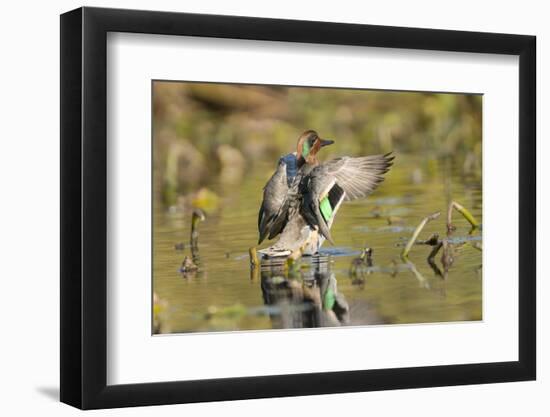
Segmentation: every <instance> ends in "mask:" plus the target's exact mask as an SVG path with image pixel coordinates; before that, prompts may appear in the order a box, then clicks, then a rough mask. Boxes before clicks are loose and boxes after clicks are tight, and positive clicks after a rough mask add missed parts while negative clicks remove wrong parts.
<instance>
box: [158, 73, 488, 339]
mask: <svg viewBox="0 0 550 417" xmlns="http://www.w3.org/2000/svg"><path fill="white" fill-rule="evenodd" d="M306 129H315V130H316V131H317V132H318V133H319V134H320V135H321V136H322V137H325V138H330V139H334V140H335V144H334V145H331V146H329V147H326V148H323V150H322V151H321V152H320V154H319V159H320V160H321V162H322V161H325V160H328V159H330V158H333V157H337V156H344V155H347V156H362V155H369V154H378V153H386V152H389V151H393V152H394V154H395V156H396V159H395V164H394V166H393V167H392V168H391V170H390V171H389V173H388V174H387V175H386V179H385V181H384V182H383V183H382V184H381V185H380V186H379V188H378V189H377V190H376V191H375V192H374V193H373V194H372V195H371V196H370V197H369V198H367V199H364V200H358V201H353V202H346V203H345V204H343V205H342V207H341V209H340V211H339V212H338V215H337V217H336V220H335V222H334V226H333V228H332V232H331V233H332V235H333V237H334V239H335V243H336V246H330V245H328V244H325V245H324V246H323V248H322V249H323V251H324V252H325V253H328V254H329V255H330V261H329V263H328V266H329V269H330V274H333V275H330V274H329V276H331V282H337V288H338V293H339V294H340V295H341V296H343V297H345V299H346V300H347V303H348V304H349V308H350V317H351V318H350V321H349V323H347V324H352V325H366V324H398V323H424V322H442V321H457V320H458V321H463V320H480V319H481V318H482V274H481V268H482V266H481V263H482V253H481V251H480V250H479V249H476V248H474V247H473V245H470V244H465V245H457V250H456V252H455V253H454V255H453V256H454V258H455V261H454V264H453V265H452V267H451V269H450V270H449V271H448V273H445V274H444V277H443V276H442V275H441V274H439V273H438V271H437V269H434V268H433V267H432V266H430V265H429V264H428V263H427V262H426V258H427V256H428V254H429V252H430V250H431V248H430V247H426V246H415V247H413V249H412V251H411V254H410V263H412V265H413V267H411V265H409V264H403V262H402V260H400V258H399V254H400V251H401V249H402V245H403V243H404V242H405V241H406V239H408V238H409V237H410V235H411V233H412V231H413V230H414V228H415V227H416V225H418V223H419V222H420V220H421V219H422V218H423V217H425V216H427V215H429V214H431V213H433V212H435V211H441V212H442V213H443V215H442V216H440V218H439V219H437V220H435V221H433V222H430V223H429V224H428V225H427V226H426V228H425V230H424V231H423V232H422V234H421V235H420V239H426V238H427V237H428V236H429V235H430V234H432V233H439V234H440V236H444V235H445V232H446V223H445V217H446V216H445V213H446V210H447V207H448V205H449V203H450V201H451V200H456V201H459V202H460V203H461V204H463V205H464V206H465V207H467V208H468V209H469V210H470V211H471V212H472V213H473V215H474V216H475V217H476V218H477V220H478V221H480V222H481V221H482V207H483V206H482V178H481V172H482V169H481V168H482V166H481V164H482V155H481V152H482V96H480V95H467V94H441V93H416V92H392V91H373V90H344V89H331V88H302V87H300V88H297V87H280V86H259V85H231V84H208V83H189V82H164V81H155V82H154V83H153V158H154V170H153V181H154V183H153V190H154V229H153V287H154V292H155V300H156V302H155V310H154V311H155V323H156V324H155V332H158V333H174V332H194V331H223V330H253V329H270V328H277V327H280V326H281V323H282V322H285V321H284V320H283V321H281V320H275V319H273V306H269V309H268V306H267V305H264V304H265V302H266V301H265V294H263V292H264V290H265V286H264V285H263V284H264V283H265V282H267V281H264V278H265V277H264V276H263V273H262V284H260V283H259V282H255V281H251V275H250V266H249V259H248V248H250V247H253V246H255V245H256V243H257V238H258V234H257V215H258V209H259V207H260V204H261V200H262V187H263V186H264V185H265V183H266V181H267V180H268V179H269V177H270V176H271V175H272V173H273V170H274V169H275V167H276V165H277V161H278V158H279V157H280V156H281V155H283V154H286V153H288V152H292V151H294V150H295V147H296V141H297V138H298V136H299V135H300V134H301V133H302V132H303V131H304V130H306ZM194 208H201V209H203V210H204V211H205V212H206V219H205V221H204V222H201V223H200V224H199V231H200V238H199V247H198V248H199V254H200V259H197V263H198V264H199V265H198V266H199V269H198V270H197V271H194V272H192V273H183V274H182V273H181V272H180V270H179V268H180V265H181V264H182V261H183V260H184V259H185V257H189V258H191V256H192V253H191V251H190V248H189V236H190V226H191V212H192V210H193V209H194ZM453 223H454V224H455V225H456V226H457V231H456V236H455V237H456V238H457V239H458V240H460V239H462V238H464V239H466V240H467V241H469V239H478V240H480V239H481V235H477V236H474V237H472V236H469V235H468V232H469V224H468V223H467V222H466V221H465V220H464V219H463V218H461V217H460V216H458V217H456V219H455V220H453ZM478 240H476V241H475V243H476V244H477V243H480V242H479V241H478ZM472 243H473V242H472ZM269 244H270V242H264V244H262V247H263V246H267V245H269ZM365 246H369V247H371V248H372V249H373V250H374V255H373V257H374V266H375V268H378V269H376V271H374V272H372V273H369V275H368V277H367V278H365V279H360V280H358V279H357V278H356V277H355V278H354V277H351V276H350V274H349V270H350V264H351V263H352V262H354V259H355V258H357V256H358V254H359V253H360V251H361V249H362V248H364V247H365ZM195 255H196V254H195ZM194 258H196V256H194ZM436 262H437V264H438V265H439V266H438V268H440V269H443V267H442V262H441V261H440V260H439V257H438V259H437V260H436ZM276 274H278V272H276ZM273 278H274V279H276V281H277V280H279V279H280V277H278V276H275V277H273ZM266 279H267V278H266ZM277 282H278V281H277ZM304 282H305V281H304ZM277 285H279V284H277ZM293 285H301V284H299V283H298V284H297V283H296V282H294V284H293ZM157 319H158V320H157ZM159 323H161V324H159ZM285 323H286V322H285ZM293 323H294V324H293V325H292V326H295V327H299V326H300V325H299V324H296V323H297V322H293ZM302 325H303V322H302ZM285 326H288V323H287V324H285Z"/></svg>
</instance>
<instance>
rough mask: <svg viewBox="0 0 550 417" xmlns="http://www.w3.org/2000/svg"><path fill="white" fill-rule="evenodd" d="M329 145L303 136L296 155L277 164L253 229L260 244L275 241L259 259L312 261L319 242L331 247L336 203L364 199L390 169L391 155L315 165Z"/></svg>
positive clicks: (308, 134) (311, 134)
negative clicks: (306, 257)
mask: <svg viewBox="0 0 550 417" xmlns="http://www.w3.org/2000/svg"><path fill="white" fill-rule="evenodd" d="M331 143H333V141H331V140H324V139H321V138H320V137H319V135H318V134H317V133H316V132H315V131H313V130H308V131H306V132H304V133H303V134H302V135H301V136H300V138H299V139H298V145H297V151H296V153H292V154H288V155H286V156H284V157H282V158H281V159H280V160H279V164H278V166H277V170H276V171H275V173H274V174H273V176H272V177H271V179H270V180H269V181H268V182H267V184H266V186H265V187H264V196H263V201H262V205H261V208H260V213H259V216H258V229H259V233H260V239H259V242H260V243H261V242H262V241H263V240H264V239H265V238H266V237H269V239H273V238H274V237H276V236H278V235H280V236H279V239H278V241H277V242H276V243H275V244H274V245H272V246H270V247H269V248H266V249H261V250H259V252H260V253H262V254H264V255H266V256H269V257H273V256H288V255H290V254H291V253H292V252H294V251H296V250H297V249H300V251H301V252H302V253H303V254H305V255H313V254H315V253H317V252H318V250H319V248H320V247H321V245H322V244H323V243H324V240H325V239H327V240H328V241H329V242H331V243H334V241H333V239H332V236H331V234H330V228H331V226H332V222H333V221H334V217H335V215H336V212H337V211H338V209H339V208H340V205H341V204H342V202H343V201H348V200H355V199H359V198H364V197H367V196H368V195H369V194H370V193H372V192H373V191H374V190H375V189H376V187H377V186H378V184H380V183H381V182H382V181H383V179H384V177H383V175H384V174H385V173H386V172H388V170H389V168H390V166H391V165H392V161H393V156H391V153H388V154H385V155H374V156H364V157H357V158H352V157H348V156H345V157H341V158H336V159H332V160H330V161H327V162H325V163H322V164H321V163H319V160H318V159H317V153H318V152H319V150H320V149H321V148H322V147H323V146H326V145H329V144H331Z"/></svg>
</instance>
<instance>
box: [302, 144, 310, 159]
mask: <svg viewBox="0 0 550 417" xmlns="http://www.w3.org/2000/svg"><path fill="white" fill-rule="evenodd" d="M309 150H310V147H309V143H308V142H307V140H306V141H305V142H304V144H303V145H302V156H303V157H304V158H307V156H308V155H309Z"/></svg>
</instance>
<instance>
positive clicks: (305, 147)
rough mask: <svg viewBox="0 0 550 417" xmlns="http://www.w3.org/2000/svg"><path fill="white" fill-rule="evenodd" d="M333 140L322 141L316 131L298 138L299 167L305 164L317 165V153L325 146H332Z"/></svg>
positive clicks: (297, 154) (307, 131)
mask: <svg viewBox="0 0 550 417" xmlns="http://www.w3.org/2000/svg"><path fill="white" fill-rule="evenodd" d="M333 143H334V141H333V140H330V139H322V138H321V137H319V135H318V134H317V132H316V131H315V130H306V131H305V132H304V133H302V134H301V136H300V137H299V138H298V145H297V149H296V156H297V158H298V166H301V165H303V164H304V163H315V162H316V161H317V157H316V155H317V153H318V152H319V150H320V149H321V148H322V147H323V146H327V145H332V144H333Z"/></svg>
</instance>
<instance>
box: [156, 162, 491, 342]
mask: <svg viewBox="0 0 550 417" xmlns="http://www.w3.org/2000/svg"><path fill="white" fill-rule="evenodd" d="M272 170H273V166H272V164H269V165H268V164H262V165H259V166H256V167H254V168H253V169H251V170H250V172H248V173H247V175H246V177H245V179H244V181H243V182H242V183H241V184H239V185H233V186H229V185H222V184H221V183H213V184H212V185H210V186H209V187H210V188H211V189H212V190H213V191H214V192H216V193H217V194H218V195H219V196H220V202H219V208H218V209H217V210H215V211H214V212H212V213H210V214H209V215H208V216H207V218H206V220H205V221H204V222H202V223H201V224H200V225H199V231H200V237H199V246H198V255H199V271H198V272H194V273H188V274H182V273H181V272H179V268H180V265H181V263H182V261H183V259H184V257H185V256H190V255H191V251H190V247H189V236H190V226H191V217H190V213H189V211H183V212H179V211H175V212H174V211H170V210H166V209H163V208H161V207H160V204H155V207H156V209H155V214H154V233H153V234H154V250H153V265H154V266H153V286H154V291H155V294H156V296H157V298H158V299H157V301H159V300H160V301H159V305H161V306H162V307H161V308H158V310H157V312H158V317H159V319H160V320H161V326H160V329H159V331H160V332H164V333H168V332H169V333H179V332H197V331H234V330H258V329H272V328H287V327H298V328H300V327H318V326H340V325H372V324H401V323H427V322H447V321H469V320H481V319H482V274H481V267H482V252H481V251H480V250H479V249H476V248H475V247H474V245H472V243H474V244H479V243H481V235H480V233H476V234H475V235H473V236H470V235H469V234H468V232H469V230H470V228H469V224H468V223H467V222H466V220H464V219H463V218H462V217H461V216H460V215H459V214H458V213H456V212H455V213H454V215H453V216H454V222H453V223H454V224H455V225H456V226H457V230H456V231H455V232H454V235H453V238H454V240H453V241H454V242H457V243H458V245H457V247H456V248H455V250H454V258H455V259H454V263H453V264H452V266H451V267H450V269H449V270H448V272H447V273H445V271H444V267H443V265H442V263H441V260H440V258H441V253H439V254H438V255H437V256H436V257H435V265H430V264H429V263H428V262H427V260H426V259H427V256H428V254H429V253H430V251H431V247H429V246H425V245H415V246H414V247H413V249H412V251H411V254H410V256H409V262H408V263H404V262H403V261H402V260H401V259H400V256H399V255H400V252H401V250H402V245H403V244H404V243H405V242H406V240H407V239H408V238H409V237H410V235H411V233H412V231H413V230H414V228H415V227H416V226H417V224H418V223H419V222H420V221H421V220H422V218H423V217H425V216H427V215H429V214H431V213H433V212H435V211H441V212H442V214H441V216H440V217H439V218H438V219H436V220H434V221H433V222H430V223H428V225H427V226H426V228H425V229H424V230H423V232H422V233H421V235H420V238H421V239H426V238H428V237H429V236H430V235H431V234H433V233H439V235H440V236H442V237H444V236H445V234H446V211H447V206H448V203H449V201H451V200H455V201H458V202H460V203H461V204H462V205H463V206H465V207H467V208H468V209H469V210H470V211H471V212H472V214H473V215H474V216H475V217H476V218H477V220H478V221H479V222H482V220H483V219H482V196H481V180H480V178H474V177H469V176H465V175H464V174H462V169H461V167H453V166H451V162H450V160H434V161H428V162H427V161H424V160H422V158H419V157H412V156H407V155H397V158H396V164H395V166H394V167H393V168H392V170H391V171H390V173H389V174H388V175H387V179H386V181H385V182H383V183H382V184H381V186H380V187H379V189H378V190H377V191H375V193H374V194H373V195H371V196H370V197H369V198H367V199H366V200H361V201H354V202H348V203H345V204H344V205H343V206H342V207H341V209H340V211H339V212H338V215H337V219H336V221H335V223H334V226H333V228H332V235H333V238H334V240H335V243H336V245H335V246H330V244H328V243H325V246H323V250H322V253H321V256H320V257H316V258H315V259H304V260H303V262H302V265H301V266H299V267H298V268H294V269H293V270H291V271H290V273H289V271H288V268H287V267H286V266H285V265H277V264H269V263H267V264H266V263H264V265H262V268H260V269H258V270H256V271H254V270H252V271H251V268H250V262H249V256H248V248H249V247H252V246H255V245H256V243H257V238H258V234H257V214H258V208H259V205H260V202H261V197H262V187H263V185H264V184H265V182H266V180H267V179H268V178H269V176H270V175H271V172H272ZM464 241H466V243H464ZM180 242H183V243H184V245H185V248H184V249H183V250H182V249H181V247H179V248H176V247H175V245H176V244H178V243H180ZM268 245H269V242H264V244H263V245H262V247H264V246H268ZM366 246H367V247H370V248H372V250H373V255H372V266H370V267H369V266H367V265H366V264H365V265H362V268H360V270H359V272H358V273H355V274H350V266H351V265H352V263H353V262H358V261H354V259H356V258H357V257H358V256H359V255H360V253H361V250H362V249H363V248H364V247H366Z"/></svg>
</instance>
